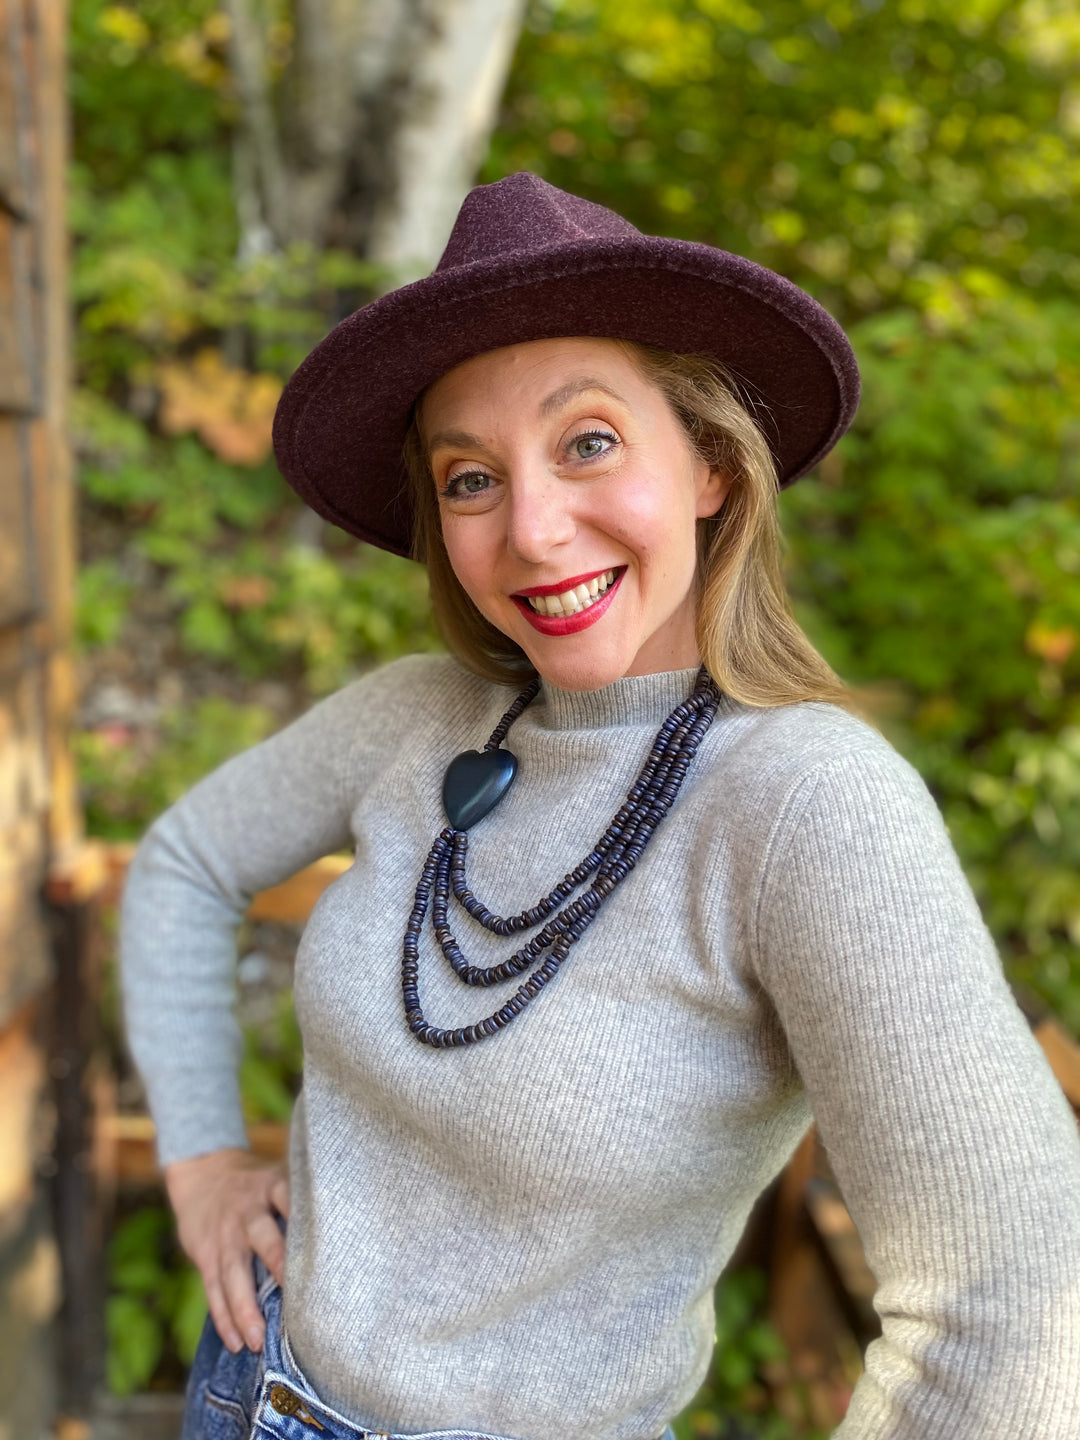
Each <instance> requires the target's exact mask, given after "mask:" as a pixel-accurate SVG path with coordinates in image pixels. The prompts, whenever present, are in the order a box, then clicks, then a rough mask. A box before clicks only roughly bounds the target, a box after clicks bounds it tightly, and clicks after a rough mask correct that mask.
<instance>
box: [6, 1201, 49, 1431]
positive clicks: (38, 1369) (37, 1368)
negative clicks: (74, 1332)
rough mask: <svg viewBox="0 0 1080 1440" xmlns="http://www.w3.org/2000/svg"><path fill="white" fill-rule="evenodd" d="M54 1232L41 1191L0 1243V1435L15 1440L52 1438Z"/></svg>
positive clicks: (46, 1202) (47, 1205)
mask: <svg viewBox="0 0 1080 1440" xmlns="http://www.w3.org/2000/svg"><path fill="white" fill-rule="evenodd" d="M50 1226H51V1215H50V1211H49V1204H48V1196H47V1195H46V1194H45V1191H44V1187H43V1186H40V1185H39V1186H38V1188H37V1191H36V1193H35V1196H34V1200H33V1203H32V1205H31V1207H30V1209H29V1211H28V1213H27V1216H26V1221H25V1223H24V1224H23V1225H22V1226H21V1228H20V1229H19V1231H18V1233H17V1234H14V1235H9V1236H6V1237H5V1238H4V1239H3V1240H0V1414H2V1416H3V1421H2V1422H0V1433H2V1434H3V1435H5V1436H7V1437H10V1440H39V1437H44V1436H46V1435H48V1434H49V1433H50V1432H49V1429H48V1421H49V1419H50V1418H51V1414H52V1409H53V1396H54V1391H55V1375H54V1371H53V1357H52V1336H53V1333H54V1329H55V1323H56V1322H55V1318H54V1317H55V1315H56V1310H57V1307H58V1305H59V1303H60V1285H59V1266H58V1263H57V1254H56V1242H55V1240H54V1239H53V1237H52V1234H51V1231H50Z"/></svg>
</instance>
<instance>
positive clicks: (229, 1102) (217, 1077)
mask: <svg viewBox="0 0 1080 1440" xmlns="http://www.w3.org/2000/svg"><path fill="white" fill-rule="evenodd" d="M147 1101H148V1103H149V1107H150V1114H151V1115H152V1117H153V1120H154V1126H155V1129H156V1131H157V1137H156V1147H157V1157H158V1164H159V1165H161V1166H165V1165H171V1164H172V1162H173V1161H174V1160H191V1159H193V1158H194V1157H195V1156H196V1155H208V1154H209V1153H210V1152H211V1151H212V1150H224V1149H231V1148H240V1149H243V1150H246V1149H248V1148H249V1147H248V1138H247V1130H246V1129H245V1126H244V1116H243V1110H242V1108H241V1104H240V1088H239V1085H238V1083H237V1077H236V1073H235V1071H233V1070H232V1069H222V1070H212V1069H206V1068H204V1069H201V1070H199V1071H191V1070H165V1071H160V1070H159V1071H157V1072H155V1074H154V1078H153V1080H152V1081H151V1082H150V1083H149V1084H148V1086H147Z"/></svg>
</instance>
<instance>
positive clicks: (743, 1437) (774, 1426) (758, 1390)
mask: <svg viewBox="0 0 1080 1440" xmlns="http://www.w3.org/2000/svg"><path fill="white" fill-rule="evenodd" d="M766 1290H767V1282H766V1279H765V1275H764V1274H763V1273H762V1271H761V1270H759V1269H758V1268H757V1267H756V1266H747V1267H745V1268H744V1269H741V1270H732V1271H728V1272H726V1273H725V1274H724V1275H723V1276H722V1277H721V1280H720V1284H719V1285H718V1286H717V1288H716V1348H715V1350H714V1351H713V1357H712V1363H711V1365H710V1367H709V1375H708V1378H707V1379H706V1381H705V1384H704V1385H703V1386H702V1388H701V1389H700V1390H699V1391H698V1393H697V1395H695V1397H694V1399H693V1401H692V1403H691V1404H690V1405H689V1406H688V1407H687V1408H686V1409H685V1410H684V1411H683V1413H682V1414H681V1415H680V1416H679V1417H678V1419H676V1420H675V1422H674V1424H673V1427H672V1428H673V1429H674V1431H675V1440H794V1437H795V1436H796V1435H799V1436H801V1437H802V1440H824V1437H823V1436H818V1435H817V1434H816V1432H813V1431H806V1430H798V1429H796V1428H795V1427H794V1426H792V1425H791V1424H790V1423H789V1422H788V1421H787V1420H785V1419H784V1418H783V1417H782V1416H781V1415H778V1414H776V1413H775V1411H773V1410H771V1409H770V1408H769V1392H768V1390H767V1389H766V1387H765V1384H764V1382H763V1373H762V1367H763V1366H767V1365H768V1364H769V1363H770V1362H774V1361H779V1360H783V1359H785V1358H786V1355H787V1351H786V1348H785V1346H784V1344H783V1341H782V1340H781V1339H780V1337H779V1336H778V1335H777V1333H776V1331H775V1330H774V1329H773V1327H772V1325H771V1324H770V1323H769V1321H768V1320H767V1319H766V1318H765V1302H766Z"/></svg>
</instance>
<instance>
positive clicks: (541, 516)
mask: <svg viewBox="0 0 1080 1440" xmlns="http://www.w3.org/2000/svg"><path fill="white" fill-rule="evenodd" d="M576 533H577V522H576V520H575V518H574V513H573V498H572V494H571V493H570V487H568V486H566V485H564V484H562V483H561V482H560V481H559V480H558V479H556V478H555V477H554V476H552V475H549V474H545V473H544V472H543V471H532V472H530V473H521V472H519V473H518V474H516V475H514V476H512V477H511V482H510V495H509V506H508V509H507V534H506V543H507V548H508V549H509V550H510V552H511V554H513V555H514V556H515V557H516V558H517V559H518V560H523V561H525V562H526V563H527V564H530V565H539V564H542V563H543V562H544V561H545V560H547V559H548V558H549V556H550V555H551V553H552V551H553V550H557V549H558V548H559V546H560V545H565V544H567V543H568V542H569V541H570V540H572V539H573V538H574V536H575V534H576Z"/></svg>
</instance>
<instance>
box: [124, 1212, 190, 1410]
mask: <svg viewBox="0 0 1080 1440" xmlns="http://www.w3.org/2000/svg"><path fill="white" fill-rule="evenodd" d="M108 1263H109V1297H108V1300H107V1301H106V1308H105V1328H106V1337H107V1343H108V1350H107V1356H106V1379H107V1382H108V1386H109V1389H110V1390H111V1391H112V1392H113V1394H115V1395H129V1394H131V1393H132V1391H134V1390H139V1389H143V1388H145V1386H146V1385H147V1383H148V1381H149V1380H150V1378H151V1376H152V1375H153V1374H154V1372H155V1371H156V1370H157V1368H158V1366H159V1364H160V1363H161V1360H162V1356H163V1354H164V1353H165V1351H166V1348H167V1347H168V1348H171V1349H172V1351H173V1352H174V1353H175V1355H176V1357H177V1359H178V1360H179V1361H180V1362H181V1363H182V1364H183V1365H190V1364H191V1362H192V1360H193V1359H194V1358H195V1350H196V1348H197V1346H198V1343H199V1335H200V1333H201V1331H202V1327H203V1321H204V1320H205V1318H206V1301H205V1297H204V1295H203V1286H202V1279H201V1277H200V1275H199V1272H198V1271H197V1270H196V1269H195V1267H194V1266H193V1265H192V1264H191V1262H190V1261H189V1260H187V1259H186V1258H185V1257H184V1256H183V1254H182V1253H181V1252H180V1251H179V1249H178V1247H177V1244H176V1241H175V1239H174V1237H173V1221H172V1216H171V1215H170V1214H169V1212H168V1210H166V1209H165V1208H163V1207H161V1206H147V1207H145V1208H143V1209H140V1210H137V1211H135V1212H134V1213H133V1214H132V1215H129V1216H128V1217H127V1218H126V1219H125V1220H122V1221H121V1222H120V1224H119V1225H118V1226H117V1227H116V1229H115V1230H114V1232H113V1236H112V1240H111V1241H110V1244H109V1257H108Z"/></svg>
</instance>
